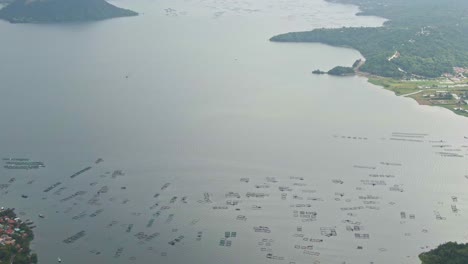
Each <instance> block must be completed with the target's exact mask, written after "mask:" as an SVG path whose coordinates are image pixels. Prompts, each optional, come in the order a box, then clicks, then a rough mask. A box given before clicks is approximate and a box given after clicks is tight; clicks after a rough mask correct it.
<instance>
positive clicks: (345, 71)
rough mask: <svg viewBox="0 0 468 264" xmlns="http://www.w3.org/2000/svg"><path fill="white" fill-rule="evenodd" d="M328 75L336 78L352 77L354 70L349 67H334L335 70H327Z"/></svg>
mask: <svg viewBox="0 0 468 264" xmlns="http://www.w3.org/2000/svg"><path fill="white" fill-rule="evenodd" d="M328 74H330V75H336V76H348V75H354V69H353V68H351V67H343V66H336V67H335V68H333V69H331V70H329V71H328Z"/></svg>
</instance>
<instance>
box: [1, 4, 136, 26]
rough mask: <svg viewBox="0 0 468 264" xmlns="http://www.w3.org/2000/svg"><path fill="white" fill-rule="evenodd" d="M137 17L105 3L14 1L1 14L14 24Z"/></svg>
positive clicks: (134, 13)
mask: <svg viewBox="0 0 468 264" xmlns="http://www.w3.org/2000/svg"><path fill="white" fill-rule="evenodd" d="M136 15H138V13H136V12H134V11H131V10H128V9H123V8H119V7H116V6H114V5H111V4H109V3H107V2H106V1H105V0H13V1H12V2H11V3H10V4H8V5H7V6H6V7H4V8H3V9H1V10H0V18H1V19H4V20H7V21H9V22H12V23H57V22H72V21H93V20H102V19H108V18H115V17H125V16H136Z"/></svg>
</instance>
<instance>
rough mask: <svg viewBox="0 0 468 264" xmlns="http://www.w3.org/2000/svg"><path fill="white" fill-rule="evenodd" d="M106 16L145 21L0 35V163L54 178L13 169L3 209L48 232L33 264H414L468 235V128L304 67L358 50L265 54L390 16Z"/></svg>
mask: <svg viewBox="0 0 468 264" xmlns="http://www.w3.org/2000/svg"><path fill="white" fill-rule="evenodd" d="M114 3H115V4H116V5H119V6H125V7H128V8H130V9H133V10H135V11H138V12H140V13H141V15H140V16H138V17H135V18H124V19H113V20H107V21H101V22H96V23H80V24H61V25H21V24H8V23H5V22H1V23H0V32H2V35H3V36H4V38H2V44H1V49H0V58H2V63H1V64H0V78H1V82H2V85H1V87H2V88H1V91H2V96H1V97H0V117H1V120H3V125H2V129H1V133H0V146H1V148H0V154H1V156H2V157H5V158H6V157H26V158H31V159H32V160H38V161H43V162H44V163H45V164H46V168H43V169H39V170H30V171H21V170H7V169H4V168H3V166H2V169H1V175H2V177H1V178H0V184H9V186H8V187H7V188H5V189H2V190H0V199H1V201H2V204H1V205H0V206H6V207H15V208H16V209H17V211H18V212H20V216H21V217H22V218H24V219H28V218H29V219H32V220H33V221H34V222H35V223H36V225H37V228H36V229H35V235H36V238H35V240H34V249H35V250H36V252H37V253H38V254H39V260H40V263H54V262H55V261H56V258H57V257H58V256H60V257H61V258H62V260H64V263H72V264H79V263H86V262H88V263H108V264H110V263H176V264H178V263H195V264H198V263H199V264H202V263H203V264H206V263H227V264H231V263H232V264H235V263H286V264H289V263H297V264H299V263H314V264H316V263H327V264H328V263H339V264H341V263H347V264H350V263H356V264H362V263H372V262H373V263H383V264H387V263H388V264H390V263H392V264H393V263H419V261H418V259H417V255H418V254H419V253H421V252H423V251H427V250H428V249H429V248H432V247H434V246H437V245H438V244H440V243H443V242H446V241H450V240H456V241H460V242H463V241H466V239H467V238H468V232H466V231H465V230H464V224H465V223H466V220H467V218H468V217H467V214H466V210H467V206H466V205H467V201H468V200H467V198H468V197H467V195H466V194H465V193H464V190H465V189H466V185H467V184H468V179H467V178H465V176H467V175H468V170H467V166H466V157H465V156H466V155H467V154H468V148H467V146H468V140H467V139H465V138H464V136H468V132H467V131H468V123H467V120H466V118H463V117H459V116H456V115H454V114H453V113H452V112H450V111H447V110H444V109H439V108H432V107H423V106H418V105H417V103H416V102H414V101H412V100H411V99H408V98H402V97H396V96H394V95H393V94H392V93H391V92H388V91H386V90H384V89H382V88H380V87H377V86H373V85H371V84H369V83H367V81H366V79H364V78H361V77H346V78H336V77H330V76H317V75H312V74H311V73H310V72H311V71H312V70H315V69H317V68H319V69H323V70H328V69H330V68H332V67H334V66H336V65H344V66H348V65H351V64H352V63H353V62H354V61H355V60H356V59H358V58H361V57H362V56H361V55H360V54H359V53H358V52H357V51H354V50H350V49H345V48H334V47H329V46H325V45H321V44H284V43H271V42H269V41H268V39H269V38H270V37H271V36H273V35H276V34H280V33H285V32H289V31H301V30H310V29H313V28H319V27H341V26H378V25H381V24H382V23H383V21H384V20H383V19H381V18H375V17H359V16H355V15H354V14H355V13H356V12H358V9H357V8H356V7H354V6H346V5H338V4H330V3H326V2H323V1H320V0H313V1H289V0H288V1H286V0H284V1H278V0H271V1H235V2H233V1H214V0H207V1H180V0H176V1H166V0H163V1H146V0H138V1H123V0H122V1H116V2H114ZM440 152H443V153H442V154H441V153H440ZM444 153H445V154H444ZM447 153H448V154H447ZM452 154H453V155H452ZM455 154H456V155H457V156H454V155H455ZM98 158H103V159H104V162H102V163H99V164H94V162H95V160H96V159H98ZM88 166H92V169H91V170H89V171H87V172H85V173H83V174H80V175H78V176H77V177H74V178H70V176H71V175H72V174H74V173H75V172H78V171H80V170H81V169H84V168H86V167H88ZM115 170H122V172H123V173H124V174H125V175H118V173H117V174H115V177H112V174H113V173H112V172H114V171H115ZM106 172H110V173H108V174H106ZM12 178H15V180H13V181H11V180H10V179H12ZM241 178H244V179H243V180H242V181H241ZM245 178H248V182H245V181H246V180H245ZM273 178H274V179H273ZM10 181H11V182H10ZM31 181H33V182H31ZM56 182H61V185H60V186H59V187H57V188H55V189H53V190H52V191H50V192H44V190H45V189H46V188H47V187H49V186H51V185H52V184H54V183H56ZM166 183H169V185H168V186H167V188H164V186H165V184H166ZM63 187H65V188H63ZM103 187H107V188H108V191H107V192H105V193H102V194H101V195H99V197H98V201H95V202H91V203H90V200H91V199H92V198H93V196H95V194H96V193H97V192H98V191H99V190H102V188H103ZM122 187H126V188H122ZM280 187H282V188H283V187H284V188H286V189H284V188H283V189H282V190H280ZM61 188H63V189H61ZM78 191H85V192H86V193H85V194H83V195H78V196H77V197H76V198H72V199H68V200H65V201H61V200H62V199H64V198H66V197H69V196H70V195H73V194H74V193H76V192H78ZM230 192H233V193H234V194H232V193H231V194H230ZM156 193H158V194H159V196H158V197H154V196H155V194H156ZM205 193H206V194H207V195H205ZM237 193H238V194H239V195H240V196H241V197H240V198H237V197H236V195H235V194H237ZM247 193H257V194H262V195H268V196H267V197H264V198H261V197H250V196H249V197H247ZM21 194H26V195H28V196H29V198H27V199H23V198H21V197H20V196H21ZM284 194H286V195H284ZM173 197H177V199H176V200H175V201H174V202H173V203H171V199H172V198H173ZM183 197H186V198H185V200H184V199H183ZM454 197H455V198H456V199H455V198H454ZM184 201H185V202H184ZM233 201H236V202H238V204H234V205H233V204H229V203H231V202H233ZM156 203H157V204H158V205H157V206H155V204H156ZM165 206H167V207H169V208H164V207H165ZM453 206H455V208H456V209H457V210H458V211H454V210H453ZM225 207H227V209H224V208H225ZM361 207H362V208H361ZM215 208H216V209H215ZM236 208H237V209H239V210H235V209H236ZM100 209H104V211H102V212H101V213H99V214H98V215H97V216H96V217H90V215H92V214H93V213H94V212H96V211H98V210H100ZM301 211H302V212H303V213H302V214H301V213H300V212H301ZM158 212H159V214H157V213H158ZM402 212H403V213H404V214H402ZM40 213H41V214H44V215H45V218H44V219H39V218H38V214H40ZM314 213H316V215H315V218H314V217H311V218H309V219H311V220H310V221H306V222H304V221H302V220H303V219H306V218H302V217H300V216H301V215H307V214H309V215H314ZM171 215H172V216H171ZM403 215H404V216H405V217H403ZM238 216H245V218H246V219H245V220H242V218H241V219H240V220H239V218H238ZM412 216H414V217H412ZM74 218H75V219H74ZM312 218H314V219H312ZM151 219H154V222H152V224H151V225H150V224H149V223H150V222H151ZM129 225H133V226H132V229H131V231H130V232H127V230H128V228H129ZM148 226H149V227H148ZM258 226H266V227H268V228H269V230H270V231H271V232H270V233H261V232H255V231H254V229H253V228H254V227H258ZM356 226H358V228H356ZM298 227H302V230H300V229H298ZM350 228H351V229H353V230H350ZM81 230H84V231H86V235H85V236H84V237H83V238H81V239H79V240H77V241H76V242H75V243H71V244H66V243H63V242H62V241H63V240H64V239H66V238H68V237H70V236H72V235H73V234H75V233H77V232H79V231H81ZM332 230H335V231H336V235H335V234H334V233H333V232H332ZM227 231H228V232H236V237H235V238H228V239H227V240H229V241H231V242H232V245H231V246H225V245H223V246H222V245H220V241H221V240H223V238H225V232H227ZM138 232H144V233H145V235H151V234H155V233H158V235H155V237H154V238H153V239H140V238H138V237H136V236H135V235H136V234H137V233H138ZM199 232H202V233H199ZM200 234H201V235H200ZM356 234H359V235H366V234H367V235H369V238H368V239H367V238H360V237H359V236H356ZM180 236H183V238H182V239H181V241H180V242H177V243H175V245H170V244H169V243H168V242H170V241H174V239H176V238H178V237H180ZM197 238H200V239H199V240H197ZM306 239H307V241H306ZM227 240H225V241H227ZM320 240H322V241H320ZM298 247H299V248H298ZM304 247H305V248H304ZM359 247H361V248H362V249H358V248H359ZM119 249H122V250H121V253H120V254H116V252H118V251H119ZM268 253H270V254H272V256H273V257H277V258H278V259H269V258H267V257H266V255H267V254H268Z"/></svg>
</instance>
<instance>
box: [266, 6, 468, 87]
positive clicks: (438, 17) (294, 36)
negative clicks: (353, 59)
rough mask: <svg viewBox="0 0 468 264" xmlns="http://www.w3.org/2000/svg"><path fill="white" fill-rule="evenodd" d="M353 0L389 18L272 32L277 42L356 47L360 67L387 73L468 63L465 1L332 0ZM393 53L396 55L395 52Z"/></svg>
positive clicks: (444, 69) (439, 70)
mask: <svg viewBox="0 0 468 264" xmlns="http://www.w3.org/2000/svg"><path fill="white" fill-rule="evenodd" d="M334 2H340V3H348V4H356V5H358V6H359V7H360V8H361V10H362V12H361V13H359V15H375V16H381V17H385V18H387V19H389V21H388V22H386V23H385V25H384V26H383V27H377V28H365V27H359V28H357V27H356V28H353V27H347V28H338V29H325V28H322V29H315V30H312V31H308V32H294V33H287V34H282V35H279V36H275V37H273V38H271V41H281V42H321V43H325V44H329V45H333V46H346V47H352V48H354V49H357V50H359V51H360V52H361V53H362V55H363V56H364V57H365V58H366V63H365V64H364V65H363V66H362V67H361V68H360V70H361V71H364V72H368V73H371V74H375V75H379V76H385V77H397V78H400V77H403V76H413V75H417V76H423V77H439V76H441V75H442V74H443V73H451V72H452V71H453V67H468V34H467V32H468V1H466V0H444V1H440V0H412V1H406V0H335V1H334ZM394 55H395V56H394Z"/></svg>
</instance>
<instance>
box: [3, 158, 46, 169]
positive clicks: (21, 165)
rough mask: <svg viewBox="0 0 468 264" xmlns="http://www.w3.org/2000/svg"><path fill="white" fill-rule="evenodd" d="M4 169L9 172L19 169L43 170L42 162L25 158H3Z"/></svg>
mask: <svg viewBox="0 0 468 264" xmlns="http://www.w3.org/2000/svg"><path fill="white" fill-rule="evenodd" d="M3 162H4V164H5V165H4V166H3V167H4V168H5V169H9V170H14V169H19V170H33V169H39V168H44V167H45V165H44V162H42V161H32V160H30V159H27V158H3Z"/></svg>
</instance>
